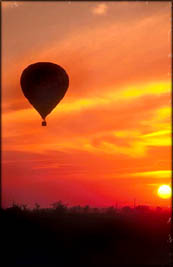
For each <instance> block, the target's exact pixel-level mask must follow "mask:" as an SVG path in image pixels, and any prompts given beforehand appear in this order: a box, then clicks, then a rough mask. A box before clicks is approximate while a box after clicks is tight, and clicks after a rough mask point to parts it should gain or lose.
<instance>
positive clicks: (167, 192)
mask: <svg viewBox="0 0 173 267" xmlns="http://www.w3.org/2000/svg"><path fill="white" fill-rule="evenodd" d="M157 194H158V196H159V197H161V198H164V199H166V198H170V197H171V195H172V190H171V187H170V186H169V185H166V184H163V185H161V186H159V188H158V190H157Z"/></svg>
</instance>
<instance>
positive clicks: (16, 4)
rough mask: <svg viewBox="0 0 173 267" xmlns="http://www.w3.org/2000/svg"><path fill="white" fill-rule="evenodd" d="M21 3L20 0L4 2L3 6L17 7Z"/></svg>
mask: <svg viewBox="0 0 173 267" xmlns="http://www.w3.org/2000/svg"><path fill="white" fill-rule="evenodd" d="M20 5H21V3H19V2H2V8H5V9H6V8H16V7H19V6H20Z"/></svg>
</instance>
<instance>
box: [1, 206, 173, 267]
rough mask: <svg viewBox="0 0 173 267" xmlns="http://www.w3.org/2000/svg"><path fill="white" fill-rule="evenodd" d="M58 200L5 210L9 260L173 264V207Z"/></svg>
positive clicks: (61, 264)
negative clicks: (172, 217)
mask: <svg viewBox="0 0 173 267" xmlns="http://www.w3.org/2000/svg"><path fill="white" fill-rule="evenodd" d="M58 205H59V204H58ZM58 205H57V206H56V207H54V208H52V209H39V208H38V207H37V208H36V209H34V210H28V209H26V208H25V207H24V208H20V207H17V206H13V207H12V208H9V209H6V210H1V212H0V213H1V244H2V245H3V249H1V259H2V260H3V261H4V263H5V265H4V266H23V267H24V266H43V267H44V266H47V267H48V266H49V267H53V266H58V267H66V266H75V267H78V266H80V267H92V266H93V267H94V266H95V267H97V266H98V267H103V266H104V267H112V266H126V265H128V266H129V265H130V266H146V265H147V266H149V265H151V266H168V264H169V252H170V248H169V246H170V245H169V242H168V234H169V231H170V224H169V223H167V221H168V219H169V212H166V211H161V210H157V211H150V210H148V209H145V208H142V207H140V208H139V207H137V208H136V209H129V208H125V209H122V210H115V209H113V208H109V209H107V210H105V211H104V212H100V210H98V209H95V210H89V208H88V207H85V208H83V209H81V210H79V209H78V210H77V209H76V210H75V209H67V208H65V207H63V206H61V205H59V206H58Z"/></svg>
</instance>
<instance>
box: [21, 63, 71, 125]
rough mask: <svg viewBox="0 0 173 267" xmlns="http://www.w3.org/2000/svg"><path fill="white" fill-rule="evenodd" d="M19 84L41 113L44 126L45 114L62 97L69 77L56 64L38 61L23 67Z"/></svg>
mask: <svg viewBox="0 0 173 267" xmlns="http://www.w3.org/2000/svg"><path fill="white" fill-rule="evenodd" d="M20 84H21V87H22V91H23V93H24V96H25V97H26V98H27V99H28V101H29V102H30V103H31V105H32V106H33V107H34V108H35V109H36V110H37V111H38V113H39V114H40V115H41V117H42V119H43V122H42V126H46V121H45V119H46V116H47V115H48V114H49V113H50V112H51V111H52V110H53V109H54V108H55V107H56V105H57V104H58V103H59V102H60V101H61V99H62V98H63V97H64V95H65V93H66V91H67V88H68V86H69V77H68V75H67V73H66V72H65V70H64V69H63V68H62V67H60V66H59V65H57V64H54V63H50V62H38V63H35V64H31V65H29V66H28V67H27V68H26V69H24V71H23V72H22V75H21V79H20Z"/></svg>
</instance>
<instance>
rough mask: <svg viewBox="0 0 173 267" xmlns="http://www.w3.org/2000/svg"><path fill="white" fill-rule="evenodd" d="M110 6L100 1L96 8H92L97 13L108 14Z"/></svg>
mask: <svg viewBox="0 0 173 267" xmlns="http://www.w3.org/2000/svg"><path fill="white" fill-rule="evenodd" d="M107 9H108V6H107V5H106V4H105V3H100V4H98V5H97V6H95V7H94V8H92V13H93V14H95V15H104V14H106V12H107Z"/></svg>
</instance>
